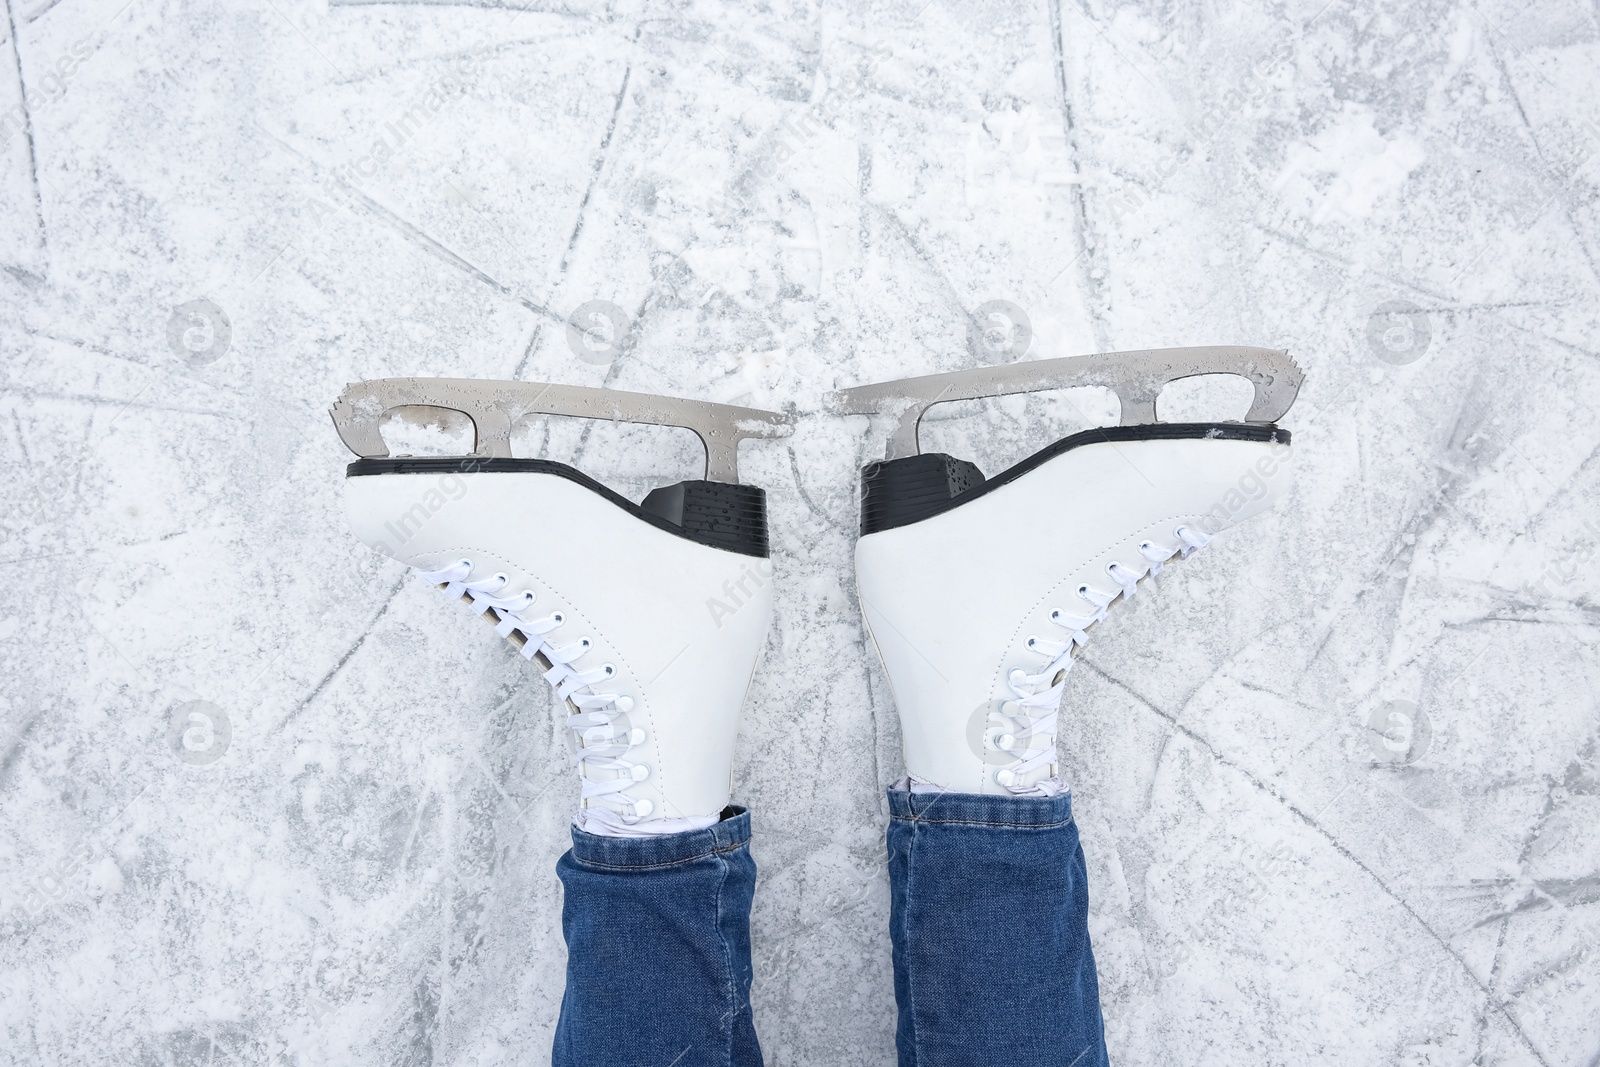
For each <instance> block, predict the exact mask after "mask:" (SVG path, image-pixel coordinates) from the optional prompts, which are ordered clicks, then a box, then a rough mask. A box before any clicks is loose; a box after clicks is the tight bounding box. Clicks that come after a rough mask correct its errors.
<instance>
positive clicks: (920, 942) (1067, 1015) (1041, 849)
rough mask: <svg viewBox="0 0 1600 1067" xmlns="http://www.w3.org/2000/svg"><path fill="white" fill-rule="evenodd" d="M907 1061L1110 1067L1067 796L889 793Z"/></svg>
mask: <svg viewBox="0 0 1600 1067" xmlns="http://www.w3.org/2000/svg"><path fill="white" fill-rule="evenodd" d="M889 810H890V816H891V818H890V822H889V834H888V846H889V892H890V904H889V909H890V910H889V930H890V940H891V942H892V944H893V949H894V992H895V1000H896V1001H897V1002H898V1004H899V1009H900V1019H899V1025H898V1026H897V1027H896V1030H895V1045H896V1047H897V1048H898V1049H899V1052H900V1067H994V1065H995V1064H1007V1063H1016V1064H1027V1065H1028V1067H1104V1065H1105V1064H1106V1046H1105V1033H1104V1030H1103V1027H1102V1024H1101V1020H1100V988H1099V983H1098V982H1097V981H1096V979H1095V971H1094V954H1093V953H1092V952H1091V951H1090V948H1089V926H1088V917H1089V893H1088V888H1087V886H1086V885H1085V871H1084V865H1083V849H1082V848H1081V847H1080V846H1079V844H1078V827H1077V824H1076V823H1074V822H1073V821H1072V799H1071V797H1069V796H1060V797H1052V798H1042V797H1000V796H978V795H975V794H971V793H908V792H903V791H901V790H896V789H890V790H889Z"/></svg>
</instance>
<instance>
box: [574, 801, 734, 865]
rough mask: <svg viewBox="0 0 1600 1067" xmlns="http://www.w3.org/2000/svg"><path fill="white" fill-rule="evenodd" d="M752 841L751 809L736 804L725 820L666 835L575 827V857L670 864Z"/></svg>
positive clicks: (588, 862)
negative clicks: (612, 833)
mask: <svg viewBox="0 0 1600 1067" xmlns="http://www.w3.org/2000/svg"><path fill="white" fill-rule="evenodd" d="M749 843H750V812H749V810H748V809H747V808H741V807H738V806H736V805H729V806H728V807H727V808H724V809H723V811H722V821H721V822H717V823H713V824H712V825H710V826H708V827H706V828H705V829H703V830H685V831H684V832H683V833H681V834H668V835H666V836H665V837H608V836H606V835H603V834H591V833H586V832H585V831H583V830H580V829H578V828H577V827H576V826H574V827H572V858H573V859H574V860H576V861H577V862H578V863H581V864H583V865H584V866H586V867H614V868H627V869H645V868H651V867H669V866H672V865H673V864H678V863H689V862H691V861H693V860H698V859H704V858H705V857H707V856H714V855H716V854H717V853H719V852H733V851H735V850H737V849H741V848H744V847H746V846H747V845H749Z"/></svg>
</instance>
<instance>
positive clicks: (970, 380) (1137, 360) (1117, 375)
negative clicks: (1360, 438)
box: [833, 345, 1305, 460]
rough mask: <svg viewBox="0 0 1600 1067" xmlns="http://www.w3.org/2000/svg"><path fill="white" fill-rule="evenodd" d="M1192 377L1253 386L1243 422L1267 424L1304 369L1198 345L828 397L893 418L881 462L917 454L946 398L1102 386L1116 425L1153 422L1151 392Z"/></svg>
mask: <svg viewBox="0 0 1600 1067" xmlns="http://www.w3.org/2000/svg"><path fill="white" fill-rule="evenodd" d="M1197 374H1236V375H1239V376H1240V377H1242V378H1246V379H1248V380H1249V382H1250V384H1251V385H1253V386H1254V387H1255V397H1254V399H1253V400H1252V401H1251V404H1250V410H1249V411H1248V412H1246V413H1245V417H1244V421H1245V422H1250V423H1259V424H1270V423H1274V422H1276V421H1277V420H1278V419H1280V418H1282V417H1283V415H1284V413H1285V412H1287V411H1288V410H1289V407H1290V405H1291V404H1293V403H1294V400H1295V397H1296V395H1298V394H1299V392H1300V384H1301V382H1303V381H1304V380H1305V372H1304V371H1302V370H1301V369H1300V367H1299V366H1298V365H1297V364H1296V363H1295V361H1294V360H1292V359H1290V358H1289V353H1288V352H1285V351H1282V350H1280V349H1272V348H1248V347H1245V346H1242V345H1213V346H1209V347H1204V348H1147V349H1138V350H1135V351H1130V352H1100V353H1096V354H1094V355H1089V356H1063V357H1061V358H1058V359H1040V360H1033V361H1030V362H1026V363H1007V364H1002V365H1000V366H995V367H974V368H972V369H970V370H958V371H950V372H948V373H945V374H928V375H924V376H922V377H920V378H903V379H901V380H899V381H894V382H880V383H877V384H873V385H858V386H855V387H853V388H850V389H841V390H839V391H838V392H836V393H834V394H833V397H834V400H835V403H836V405H837V409H838V410H839V412H840V413H841V414H845V415H889V416H892V417H894V418H895V419H896V420H897V421H896V424H895V428H894V430H893V432H892V433H891V434H890V435H889V449H888V453H887V454H886V455H885V456H884V459H886V460H890V459H905V458H906V457H908V456H916V455H920V454H921V449H920V447H919V445H918V443H917V427H918V424H920V423H921V421H922V416H923V414H924V413H925V412H926V411H927V410H928V409H929V408H930V407H932V406H933V405H935V404H944V403H948V402H950V401H953V400H977V399H980V398H982V397H990V396H1008V395H1010V394H1013V393H1033V392H1038V391H1040V390H1044V389H1066V388H1071V387H1073V386H1081V385H1099V386H1104V387H1106V388H1108V389H1110V390H1112V391H1113V392H1115V393H1116V394H1117V399H1118V400H1120V401H1121V403H1122V423H1121V424H1122V425H1123V426H1137V425H1143V424H1147V423H1153V422H1157V421H1158V420H1157V419H1156V395H1157V394H1158V393H1160V392H1161V390H1162V388H1163V387H1165V386H1166V385H1167V384H1169V383H1171V382H1175V381H1177V380H1178V379H1180V378H1190V377H1193V376H1195V375H1197Z"/></svg>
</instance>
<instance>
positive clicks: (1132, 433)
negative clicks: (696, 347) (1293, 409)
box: [861, 422, 1289, 537]
mask: <svg viewBox="0 0 1600 1067" xmlns="http://www.w3.org/2000/svg"><path fill="white" fill-rule="evenodd" d="M1179 440H1210V441H1259V442H1265V443H1271V444H1285V445H1286V444H1288V443H1289V431H1288V430H1283V429H1279V428H1278V427H1277V426H1272V425H1260V424H1257V423H1248V422H1152V423H1145V424H1143V425H1139V426H1101V427H1096V428H1095V429H1092V430H1084V431H1083V432H1081V433H1075V434H1072V435H1071V436H1069V437H1063V438H1062V439H1061V440H1059V441H1057V442H1055V443H1054V444H1052V445H1047V446H1046V447H1044V448H1041V449H1040V450H1039V451H1037V452H1035V453H1034V454H1033V455H1031V456H1029V457H1028V458H1027V459H1025V460H1022V461H1021V462H1020V463H1017V464H1016V465H1014V466H1012V467H1009V468H1007V469H1006V470H1004V471H1002V472H1000V473H999V474H997V475H995V476H994V477H993V478H989V479H987V480H985V479H984V476H983V472H982V471H981V470H979V469H978V467H977V465H976V464H973V463H968V462H967V461H966V460H964V459H957V458H955V457H954V456H949V455H946V454H944V453H943V452H925V453H923V454H922V455H920V456H907V457H906V458H904V459H891V460H879V461H878V462H876V463H868V464H867V465H866V466H865V467H862V468H861V536H863V537H865V536H866V535H867V534H872V533H880V532H882V531H884V530H893V529H895V528H896V527H898V526H909V525H911V524H912V523H914V522H921V521H922V520H923V519H929V518H932V517H933V516H935V515H940V514H943V513H944V512H946V511H950V510H951V509H953V508H958V507H960V506H961V505H962V504H966V503H969V502H971V501H973V500H976V499H977V498H978V497H981V496H983V495H984V494H985V493H988V492H990V491H991V490H994V489H998V488H1000V486H1002V485H1005V484H1006V483H1007V482H1014V481H1016V480H1017V479H1018V478H1020V477H1022V476H1023V475H1024V474H1027V473H1028V472H1029V471H1031V470H1033V469H1034V468H1035V467H1038V466H1040V465H1042V464H1044V463H1047V462H1049V461H1050V460H1052V459H1055V458H1056V457H1057V456H1059V455H1061V454H1062V453H1063V452H1070V451H1072V450H1073V449H1074V448H1081V447H1083V446H1084V445H1096V444H1115V443H1117V442H1121V441H1179Z"/></svg>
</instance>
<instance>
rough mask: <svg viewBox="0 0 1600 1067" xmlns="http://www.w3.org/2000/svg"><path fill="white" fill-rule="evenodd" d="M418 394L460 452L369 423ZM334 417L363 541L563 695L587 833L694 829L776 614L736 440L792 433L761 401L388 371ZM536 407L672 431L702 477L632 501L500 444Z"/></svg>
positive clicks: (724, 764) (340, 405)
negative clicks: (462, 437) (440, 454)
mask: <svg viewBox="0 0 1600 1067" xmlns="http://www.w3.org/2000/svg"><path fill="white" fill-rule="evenodd" d="M413 405H426V406H428V407H437V408H447V409H451V410H456V411H461V412H464V413H466V414H467V415H468V416H469V417H471V418H472V420H473V424H474V427H475V429H476V433H477V440H476V446H475V448H474V454H473V455H471V456H467V457H444V458H436V457H429V458H411V457H397V458H388V450H387V448H386V446H385V445H384V442H383V439H382V438H381V437H380V436H379V433H378V426H379V422H380V420H381V419H382V417H383V415H384V413H385V412H388V411H390V410H392V409H395V408H403V407H407V406H413ZM332 413H333V417H334V424H335V426H336V427H337V428H338V430H339V434H340V436H341V437H342V438H343V439H344V441H345V443H346V444H347V445H349V446H350V448H351V450H352V451H353V452H355V453H356V454H357V455H358V456H361V457H363V458H361V459H359V460H358V461H356V462H355V463H352V464H350V466H349V468H348V472H347V477H346V480H345V485H346V502H347V509H348V512H349V518H350V524H351V527H352V528H353V529H354V531H355V534H356V536H357V537H358V538H360V539H361V540H362V541H364V542H366V543H367V544H368V545H370V546H371V547H373V548H375V549H377V550H378V551H380V552H383V553H384V554H386V555H389V556H392V557H394V558H395V559H397V560H400V561H401V562H402V563H405V564H407V565H409V566H412V567H415V568H417V570H419V571H421V572H422V575H421V576H422V577H423V578H424V579H425V580H427V581H429V582H433V583H437V584H439V585H440V586H442V587H443V588H444V591H445V592H446V593H447V594H448V595H449V596H450V597H451V598H455V597H458V596H459V597H460V598H461V599H462V600H464V601H466V602H467V603H468V604H470V605H471V606H472V607H473V609H474V610H475V611H476V612H478V613H487V616H488V618H489V619H490V620H491V621H493V622H494V623H495V624H496V630H497V632H498V633H499V634H500V635H501V636H502V637H506V638H508V639H509V640H511V641H512V643H513V644H516V645H518V646H520V648H521V650H522V655H523V656H524V657H526V658H528V659H530V660H532V661H534V662H536V663H537V664H538V665H539V666H540V667H541V668H543V672H544V678H545V680H546V681H548V682H549V683H550V684H551V685H552V686H554V687H555V690H556V692H557V694H558V695H559V696H560V697H561V698H562V699H563V700H565V702H566V704H567V711H568V714H567V717H566V726H567V728H568V730H569V731H570V733H569V736H570V738H571V741H572V746H573V752H574V759H575V761H576V763H577V766H578V772H579V775H580V777H581V779H582V796H581V800H580V809H579V812H578V815H577V818H576V819H575V820H574V821H575V822H576V823H577V824H578V825H579V826H580V827H581V828H583V829H586V830H589V831H590V832H595V833H611V834H623V835H629V836H635V835H647V834H659V833H673V832H677V831H680V830H688V829H698V828H700V827H703V826H708V825H710V824H712V823H714V822H716V821H717V820H718V819H719V818H720V817H721V813H722V811H723V809H724V808H725V807H726V806H727V804H728V794H729V782H730V777H731V773H732V763H733V743H734V735H735V732H736V730H737V726H738V718H739V709H740V705H741V704H742V703H743V701H744V695H745V691H746V689H747V688H748V686H749V683H750V678H751V674H752V672H753V670H754V668H755V663H756V657H757V655H758V654H759V653H760V651H761V649H762V647H763V645H764V644H765V641H766V635H767V629H768V626H769V624H770V622H771V615H772V586H771V583H770V576H771V567H770V566H769V564H768V563H767V527H766V496H765V493H764V492H763V491H762V490H761V489H759V488H757V487H755V486H746V485H740V484H738V479H737V468H736V463H737V447H738V443H739V441H740V440H742V439H744V438H747V437H772V436H777V435H779V434H780V433H782V432H786V431H787V423H788V422H789V419H788V418H787V417H786V416H781V415H774V414H772V413H770V412H764V411H755V410H753V409H749V408H736V407H728V406H726V405H721V404H707V403H701V402H697V401H687V400H675V399H671V398H666V397H653V396H645V395H642V394H635V393H620V392H614V391H610V390H601V389H586V388H579V387H574V386H550V385H542V384H538V383H527V382H480V381H472V380H467V379H409V378H389V379H380V380H377V381H371V382H361V383H358V384H354V385H351V386H348V387H347V388H346V390H345V392H344V394H343V395H342V396H341V397H340V399H339V401H338V402H337V403H336V404H335V405H334V407H333V412H332ZM531 413H544V414H559V415H580V416H585V417H589V418H610V419H617V420H622V421H629V422H644V423H654V424H658V425H675V426H686V427H688V428H690V429H693V430H695V431H696V432H697V433H698V434H700V437H701V440H702V441H703V442H705V443H706V446H707V460H708V462H707V475H708V479H709V480H704V481H689V482H680V483H678V484H677V485H672V486H667V487H664V488H661V489H657V490H655V491H654V492H652V493H650V494H649V495H648V496H646V497H645V499H644V501H643V503H642V504H634V503H632V502H630V501H628V500H626V499H624V498H623V497H621V496H619V495H618V494H616V493H614V492H612V491H611V490H610V489H607V488H606V487H605V486H603V485H601V484H600V483H598V482H596V481H594V480H593V479H591V478H589V477H587V476H585V475H584V474H582V473H581V472H579V471H578V470H576V469H575V468H573V467H570V466H567V465H566V464H562V463H555V462H550V461H546V460H538V459H517V458H512V457H511V454H510V446H509V435H510V431H511V427H512V425H513V424H514V423H515V422H516V421H517V420H518V419H519V418H520V417H522V416H523V415H525V414H531Z"/></svg>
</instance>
